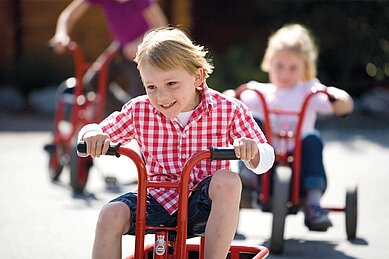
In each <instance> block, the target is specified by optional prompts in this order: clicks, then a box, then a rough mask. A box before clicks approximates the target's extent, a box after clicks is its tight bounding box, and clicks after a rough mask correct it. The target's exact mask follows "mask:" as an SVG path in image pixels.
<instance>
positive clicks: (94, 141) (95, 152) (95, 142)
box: [83, 131, 110, 158]
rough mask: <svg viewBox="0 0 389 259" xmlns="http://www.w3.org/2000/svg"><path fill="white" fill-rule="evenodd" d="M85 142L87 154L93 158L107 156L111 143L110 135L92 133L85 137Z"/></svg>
mask: <svg viewBox="0 0 389 259" xmlns="http://www.w3.org/2000/svg"><path fill="white" fill-rule="evenodd" d="M83 140H84V141H85V143H86V148H87V150H86V152H87V153H88V155H90V156H91V157H93V158H95V157H99V156H100V155H105V154H106V153H107V151H108V148H109V143H110V140H109V136H108V134H105V133H101V132H98V131H90V132H88V133H86V134H85V135H84V137H83Z"/></svg>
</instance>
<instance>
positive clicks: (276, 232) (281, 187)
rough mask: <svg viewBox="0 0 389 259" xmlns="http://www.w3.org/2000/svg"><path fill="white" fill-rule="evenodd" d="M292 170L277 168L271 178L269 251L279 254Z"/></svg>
mask: <svg viewBox="0 0 389 259" xmlns="http://www.w3.org/2000/svg"><path fill="white" fill-rule="evenodd" d="M291 179H292V169H291V168H290V167H287V166H277V167H276V168H275V170H274V177H273V194H272V202H271V210H272V213H273V223H272V231H271V237H270V251H271V252H272V253H274V254H281V253H282V252H283V250H284V230H285V218H286V216H287V214H288V201H289V191H290V182H291Z"/></svg>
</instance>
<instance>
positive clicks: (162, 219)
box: [110, 177, 212, 237]
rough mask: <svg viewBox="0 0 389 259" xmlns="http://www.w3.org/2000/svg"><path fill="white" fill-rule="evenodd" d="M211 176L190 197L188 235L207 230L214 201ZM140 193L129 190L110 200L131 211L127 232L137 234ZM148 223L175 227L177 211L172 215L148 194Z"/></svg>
mask: <svg viewBox="0 0 389 259" xmlns="http://www.w3.org/2000/svg"><path fill="white" fill-rule="evenodd" d="M210 182H211V177H208V178H206V179H204V180H203V181H202V182H201V183H200V184H199V185H198V186H197V187H196V189H195V190H193V191H192V194H191V196H190V197H189V204H188V228H187V229H188V230H187V235H188V237H194V236H200V235H203V234H204V232H205V226H206V224H207V221H208V217H209V213H210V212H211V205H212V201H211V199H210V198H209V195H208V188H209V183H210ZM137 197H138V194H137V193H135V192H129V193H126V194H123V195H121V196H119V197H117V198H115V199H113V200H112V201H110V202H117V201H120V202H123V203H125V204H126V205H127V206H128V207H129V208H130V211H131V225H130V229H129V230H128V232H127V233H126V234H127V235H135V224H136V201H137ZM146 200H147V209H146V224H147V225H148V226H166V227H174V226H176V224H177V217H178V213H177V211H176V212H174V213H173V215H170V214H169V213H168V212H167V211H166V210H165V209H164V208H163V206H162V205H161V204H159V203H158V202H157V201H156V200H155V199H154V198H153V197H152V196H151V195H149V194H147V199H146ZM146 233H147V234H151V233H154V231H152V230H146Z"/></svg>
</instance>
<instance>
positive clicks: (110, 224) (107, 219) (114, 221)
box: [97, 202, 131, 233]
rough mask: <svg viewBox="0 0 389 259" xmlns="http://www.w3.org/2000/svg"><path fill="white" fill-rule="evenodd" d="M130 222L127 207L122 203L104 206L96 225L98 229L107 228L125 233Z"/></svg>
mask: <svg viewBox="0 0 389 259" xmlns="http://www.w3.org/2000/svg"><path fill="white" fill-rule="evenodd" d="M130 220H131V213H130V209H129V208H128V206H127V205H126V204H124V203H122V202H112V203H108V204H106V205H105V206H104V207H103V208H102V209H101V211H100V215H99V219H98V221H97V225H98V227H100V228H108V229H111V230H117V231H121V232H124V233H125V232H127V231H128V229H129V224H130Z"/></svg>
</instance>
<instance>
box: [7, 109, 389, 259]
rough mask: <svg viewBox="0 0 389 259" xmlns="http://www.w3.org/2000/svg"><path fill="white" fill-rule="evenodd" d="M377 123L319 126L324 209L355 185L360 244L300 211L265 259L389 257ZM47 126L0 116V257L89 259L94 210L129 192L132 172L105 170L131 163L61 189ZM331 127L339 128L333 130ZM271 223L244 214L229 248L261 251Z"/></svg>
mask: <svg viewBox="0 0 389 259" xmlns="http://www.w3.org/2000/svg"><path fill="white" fill-rule="evenodd" d="M378 119H379V120H378ZM378 119H377V118H372V117H365V116H362V115H358V116H355V117H351V118H346V119H345V120H339V119H335V120H334V119H330V120H323V121H321V122H320V123H319V126H320V127H321V128H322V135H323V138H324V140H325V143H326V148H325V165H326V168H327V171H328V174H329V179H330V180H329V188H328V192H327V193H326V195H325V197H324V203H325V204H331V205H342V204H343V203H344V198H345V188H346V185H348V184H350V183H353V182H356V183H357V184H358V187H359V205H360V206H359V207H360V208H359V225H358V238H357V239H356V240H353V241H352V242H349V241H347V240H346V234H345V227H344V215H343V214H341V213H339V214H333V215H331V218H332V220H333V222H334V227H333V228H331V229H330V230H329V231H328V232H326V233H314V232H309V231H307V230H306V229H305V227H303V223H302V221H303V217H302V214H301V213H299V214H297V215H295V216H294V215H291V216H288V218H287V223H286V232H285V237H286V247H285V253H284V255H282V256H274V255H271V256H270V258H365V259H375V258H377V259H379V258H385V256H387V249H386V248H387V247H388V246H389V241H388V240H389V234H388V233H387V232H388V230H389V222H388V221H387V215H389V208H388V206H385V205H384V201H385V200H387V199H388V198H389V192H387V183H388V182H389V167H388V166H387V165H386V164H387V161H388V154H389V135H388V130H389V123H388V121H387V120H384V119H383V118H378ZM51 121H52V120H51V118H47V117H44V116H37V115H32V114H29V115H26V116H22V117H10V116H5V115H2V114H0V145H1V149H0V157H1V158H0V204H1V209H0V244H1V245H0V258H7V259H8V258H9V259H13V258H18V259H19V258H33V259H35V258H36V259H42V258H43V259H44V258H75V259H78V258H80V259H81V258H89V257H90V251H91V244H92V242H93V235H94V226H95V223H96V219H97V215H98V212H99V210H100V208H101V207H102V206H103V205H104V204H105V203H106V202H107V201H109V200H110V199H111V198H112V197H115V196H117V195H118V194H119V193H121V192H124V191H127V190H129V189H131V188H134V187H135V186H134V185H131V183H132V181H133V180H134V178H133V177H130V175H131V172H120V174H119V173H118V172H117V171H116V170H112V168H111V165H112V164H115V165H118V164H119V166H120V168H122V166H123V168H126V167H127V164H128V163H129V161H127V160H125V159H123V160H120V161H119V162H118V160H110V159H105V160H99V162H97V163H96V166H95V168H94V169H93V171H92V172H91V179H90V181H89V182H88V185H87V189H88V191H89V195H85V196H79V197H76V196H73V195H72V194H71V191H70V188H69V186H68V184H67V182H68V175H67V172H66V170H65V171H64V173H63V175H62V177H61V181H60V183H59V184H52V183H50V181H49V180H48V175H47V163H48V162H47V155H46V154H45V153H44V151H43V149H42V147H43V145H44V144H45V143H47V142H48V141H50V137H51V136H50V132H49V131H50V128H51V125H52V123H51ZM334 124H335V125H337V126H338V128H339V130H334ZM129 171H130V170H129ZM107 175H115V176H117V177H118V179H119V182H120V184H121V185H120V189H116V190H109V189H107V188H106V186H105V184H104V181H103V178H104V176H107ZM270 223H271V215H270V214H266V213H262V212H261V211H259V210H256V209H244V210H242V211H241V218H240V223H239V228H238V230H239V232H240V233H241V234H243V235H244V236H245V237H246V239H245V240H241V241H240V240H236V241H235V242H236V243H243V244H248V243H255V244H261V245H267V239H268V237H269V235H270ZM131 241H132V239H131V238H129V237H126V238H125V239H124V241H123V243H124V245H123V250H124V255H127V254H128V253H129V252H130V250H131V249H132V243H131Z"/></svg>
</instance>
